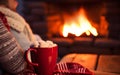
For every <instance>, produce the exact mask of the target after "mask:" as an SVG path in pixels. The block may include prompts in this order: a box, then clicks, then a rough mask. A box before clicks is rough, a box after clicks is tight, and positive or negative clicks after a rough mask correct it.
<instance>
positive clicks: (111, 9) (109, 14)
mask: <svg viewBox="0 0 120 75" xmlns="http://www.w3.org/2000/svg"><path fill="white" fill-rule="evenodd" d="M25 3H26V4H25V6H26V8H25V9H26V10H27V11H25V14H26V16H25V18H26V19H27V21H28V22H29V23H30V25H31V28H32V29H33V32H34V33H37V34H39V35H40V36H41V37H42V38H43V39H44V40H48V39H49V40H52V41H53V42H55V43H57V44H58V46H59V57H63V56H64V55H66V54H69V53H91V54H120V26H119V24H120V21H119V20H120V19H119V14H120V10H119V7H120V6H119V2H117V1H101V0H97V1H94V0H74V1H72V0H65V1H64V0H60V1H56V0H53V1H49V0H45V1H39V0H36V1H34V2H29V1H27V2H25ZM81 14H82V15H81ZM81 16H82V17H81ZM78 17H79V18H80V17H81V18H82V19H81V20H82V22H83V23H87V22H88V25H87V26H88V28H87V27H83V28H87V29H85V30H86V31H84V32H79V33H81V34H79V35H75V34H73V33H69V32H67V36H66V34H65V36H64V35H63V29H64V27H65V26H64V25H66V24H67V26H66V27H73V29H75V30H77V29H78V31H79V30H82V29H79V27H82V26H81V21H80V20H79V18H78ZM79 21H80V22H79ZM72 25H75V26H72ZM84 25H86V24H84ZM89 25H90V28H89ZM76 26H78V27H77V28H76ZM91 28H93V30H91ZM73 29H69V30H72V31H74V30H73ZM69 30H67V31H69ZM83 30H84V29H83Z"/></svg>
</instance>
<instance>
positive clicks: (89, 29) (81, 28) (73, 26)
mask: <svg viewBox="0 0 120 75" xmlns="http://www.w3.org/2000/svg"><path fill="white" fill-rule="evenodd" d="M78 15H79V16H78V18H77V21H72V22H71V23H70V24H69V23H68V22H66V23H65V24H64V26H63V32H62V34H63V36H64V37H67V36H68V34H69V33H71V34H74V35H75V36H80V35H82V34H83V33H86V35H88V36H89V35H90V33H92V34H93V35H94V36H97V35H98V33H97V30H96V29H95V28H94V27H93V26H92V25H91V23H90V22H89V21H88V19H87V17H86V15H85V11H84V9H83V8H81V9H80V11H79V14H78Z"/></svg>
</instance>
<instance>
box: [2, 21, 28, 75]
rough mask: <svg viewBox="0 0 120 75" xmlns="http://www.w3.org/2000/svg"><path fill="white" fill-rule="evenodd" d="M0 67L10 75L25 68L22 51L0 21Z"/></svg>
mask: <svg viewBox="0 0 120 75" xmlns="http://www.w3.org/2000/svg"><path fill="white" fill-rule="evenodd" d="M0 67H1V68H2V69H3V70H5V71H7V72H9V73H12V74H17V73H20V72H22V71H23V70H24V69H25V68H26V62H25V59H24V52H23V49H22V48H21V47H20V46H19V44H18V43H17V41H16V40H15V38H14V37H13V35H12V34H11V33H10V32H9V31H8V30H7V28H6V27H5V25H4V23H3V22H2V20H1V19H0Z"/></svg>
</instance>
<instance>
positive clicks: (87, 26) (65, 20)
mask: <svg viewBox="0 0 120 75" xmlns="http://www.w3.org/2000/svg"><path fill="white" fill-rule="evenodd" d="M49 6H50V8H49V10H51V11H52V12H51V11H50V12H51V13H49V14H48V17H47V23H48V24H47V25H48V33H47V35H48V37H49V38H51V37H71V36H72V37H75V36H76V37H79V36H80V37H83V36H84V37H85V36H86V37H90V36H95V37H101V36H102V37H108V33H109V31H108V26H109V23H108V21H107V20H106V16H105V14H106V11H107V10H106V7H105V4H104V3H102V2H101V3H100V2H99V3H98V2H92V3H89V4H88V3H82V4H74V3H73V4H71V3H61V4H60V3H59V4H57V3H55V4H49ZM53 12H55V13H56V14H52V13H53Z"/></svg>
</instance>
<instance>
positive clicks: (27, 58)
mask: <svg viewBox="0 0 120 75" xmlns="http://www.w3.org/2000/svg"><path fill="white" fill-rule="evenodd" d="M31 51H34V52H35V53H36V52H37V50H36V49H32V48H29V49H28V50H27V51H26V60H27V62H28V63H29V64H31V65H33V66H38V63H33V62H31V61H30V59H29V57H28V54H29V53H30V52H31Z"/></svg>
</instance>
